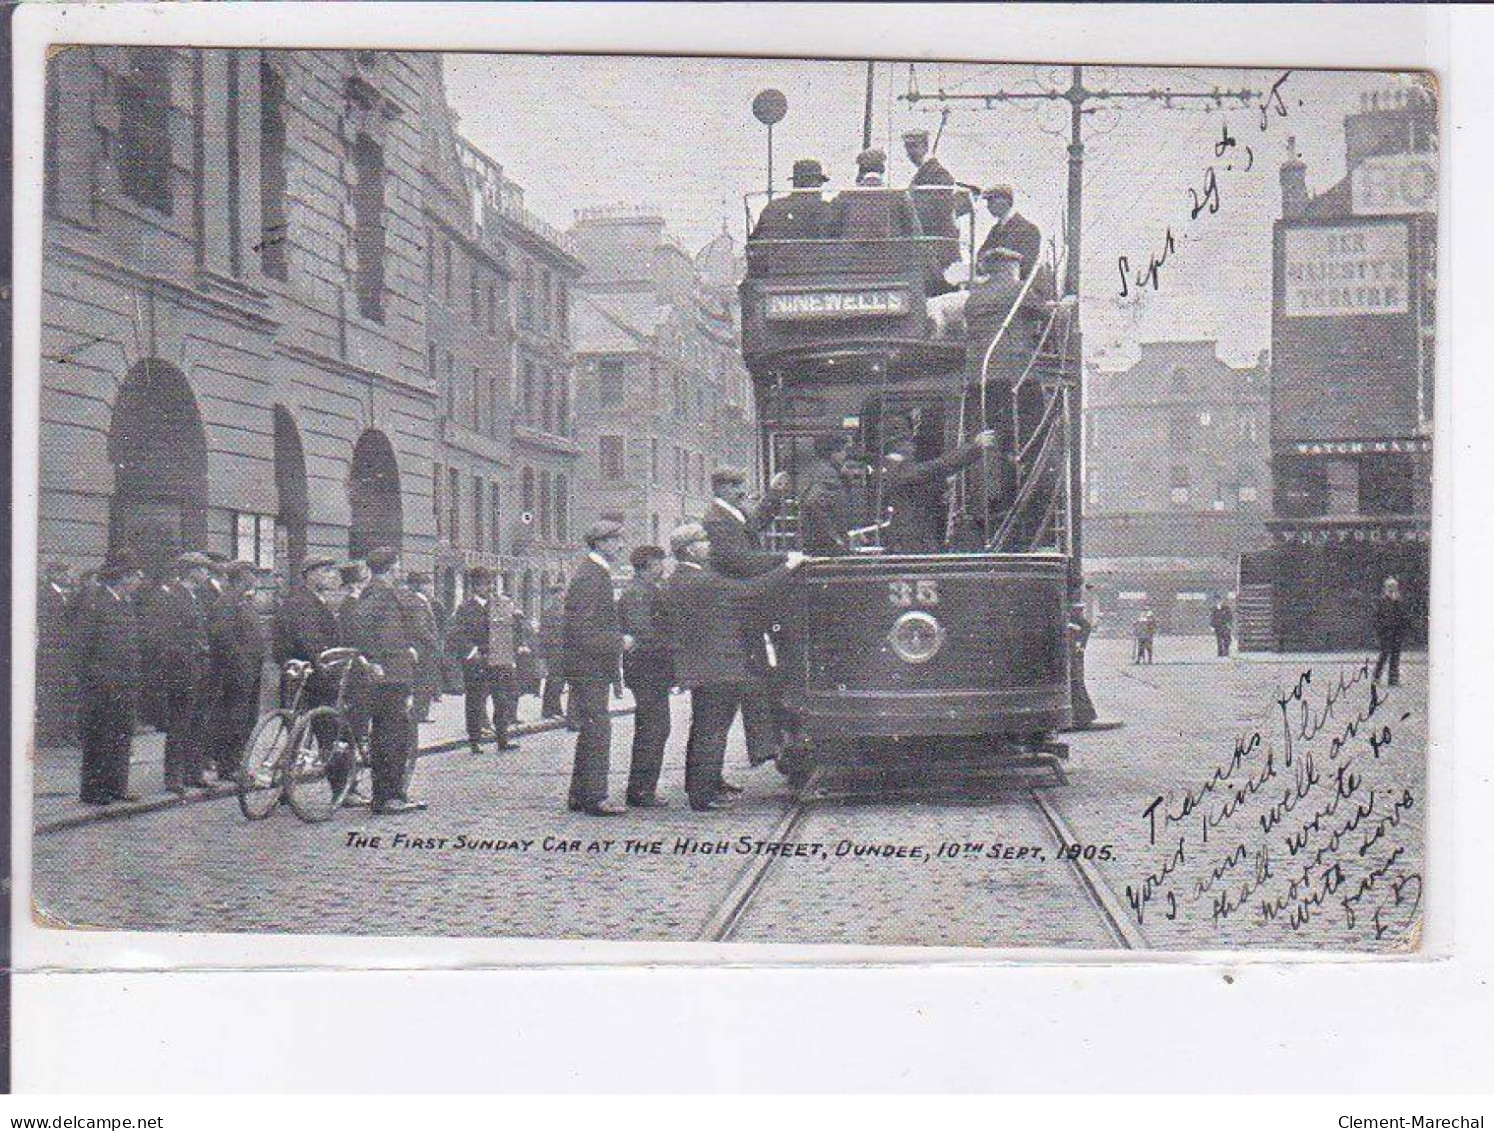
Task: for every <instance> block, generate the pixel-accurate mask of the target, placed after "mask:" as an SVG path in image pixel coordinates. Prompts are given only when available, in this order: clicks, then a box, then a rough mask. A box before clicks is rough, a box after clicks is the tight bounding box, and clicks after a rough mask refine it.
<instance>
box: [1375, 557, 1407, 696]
mask: <svg viewBox="0 0 1494 1131" xmlns="http://www.w3.org/2000/svg"><path fill="white" fill-rule="evenodd" d="M1405 630H1406V605H1405V602H1403V601H1402V600H1401V583H1400V582H1399V581H1397V580H1396V579H1395V578H1393V577H1387V578H1386V579H1385V584H1384V585H1383V586H1381V587H1380V599H1379V600H1378V601H1377V602H1375V640H1376V643H1378V644H1379V645H1380V655H1379V658H1378V659H1376V660H1375V682H1376V683H1379V682H1380V676H1382V675H1383V674H1384V673H1385V666H1386V664H1387V663H1388V664H1389V665H1390V686H1391V687H1396V686H1399V684H1400V682H1401V637H1402V635H1403V634H1404V633H1405Z"/></svg>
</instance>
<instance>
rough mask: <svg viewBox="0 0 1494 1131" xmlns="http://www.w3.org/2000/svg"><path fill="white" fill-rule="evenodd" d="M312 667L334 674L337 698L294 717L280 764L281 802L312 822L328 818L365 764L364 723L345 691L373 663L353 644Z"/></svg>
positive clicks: (323, 656) (327, 654) (321, 657)
mask: <svg viewBox="0 0 1494 1131" xmlns="http://www.w3.org/2000/svg"><path fill="white" fill-rule="evenodd" d="M316 667H317V671H318V672H319V673H320V674H321V675H322V676H324V677H327V678H330V677H332V676H334V675H335V676H336V677H337V698H336V700H335V701H334V702H333V703H331V704H324V705H322V706H319V707H313V708H312V709H311V710H309V711H306V712H305V713H303V714H301V715H300V717H299V718H297V719H296V721H295V726H294V728H293V729H292V731H291V736H290V743H289V747H288V750H287V752H286V755H285V757H284V761H283V763H282V766H283V774H282V780H283V781H284V784H285V800H286V802H287V803H288V804H289V805H290V807H291V811H292V812H294V813H295V814H296V816H298V817H300V818H301V820H303V821H306V822H308V823H311V824H317V823H320V822H323V821H328V820H330V819H331V818H332V814H333V813H335V812H337V810H338V808H339V807H340V806H341V805H342V803H343V801H344V800H346V798H347V796H348V793H349V792H350V791H351V790H352V788H353V786H354V785H355V784H356V782H357V780H358V772H359V770H360V769H361V768H362V767H364V766H366V765H368V761H369V759H368V751H367V744H366V743H365V741H364V735H363V726H362V723H361V721H355V720H354V717H353V711H352V707H351V705H350V704H349V701H348V699H349V694H348V693H349V691H350V689H351V686H352V684H353V682H354V679H355V677H356V676H357V675H358V674H361V673H362V672H363V671H365V670H366V669H368V668H370V667H372V665H371V664H370V663H369V662H368V660H366V659H365V658H364V657H363V656H362V654H361V653H359V652H358V650H357V649H356V648H329V649H327V650H326V651H325V652H323V653H322V654H321V655H319V656H318V657H317V661H316Z"/></svg>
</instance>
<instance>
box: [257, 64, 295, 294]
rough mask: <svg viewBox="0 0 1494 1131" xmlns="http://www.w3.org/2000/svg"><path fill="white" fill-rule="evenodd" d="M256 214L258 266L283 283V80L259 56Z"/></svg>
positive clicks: (287, 270)
mask: <svg viewBox="0 0 1494 1131" xmlns="http://www.w3.org/2000/svg"><path fill="white" fill-rule="evenodd" d="M259 87H260V101H259V217H260V244H259V262H260V269H261V270H263V271H264V273H265V274H266V275H268V276H269V277H270V278H272V279H279V280H280V281H281V282H282V283H283V282H285V280H286V279H287V278H288V277H289V275H290V263H289V260H288V259H287V257H286V253H285V251H286V242H287V240H288V239H289V227H290V223H289V220H288V212H287V210H286V206H285V188H286V180H285V79H284V78H282V77H281V75H280V72H279V71H277V70H276V69H275V68H274V67H272V66H270V64H269V63H268V62H266V61H265V60H263V59H261V60H260V63H259Z"/></svg>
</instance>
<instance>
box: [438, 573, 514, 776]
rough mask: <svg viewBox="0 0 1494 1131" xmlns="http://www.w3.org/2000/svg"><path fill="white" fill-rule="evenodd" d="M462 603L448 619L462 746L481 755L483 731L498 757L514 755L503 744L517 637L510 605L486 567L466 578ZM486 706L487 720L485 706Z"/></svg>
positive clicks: (510, 747)
mask: <svg viewBox="0 0 1494 1131" xmlns="http://www.w3.org/2000/svg"><path fill="white" fill-rule="evenodd" d="M467 580H468V584H467V599H466V600H465V601H463V602H462V603H461V605H460V606H459V607H458V608H457V611H456V613H455V614H454V615H453V616H452V619H451V640H452V645H453V647H454V648H455V650H456V651H457V654H458V655H460V656H461V658H462V686H463V689H464V691H465V695H466V704H465V706H466V718H467V743H468V745H469V746H470V747H471V749H472V753H474V754H481V753H482V739H483V735H484V734H485V733H486V732H487V731H488V729H489V728H491V729H492V731H493V736H494V738H495V740H496V742H497V746H498V750H499V752H500V753H501V752H503V751H506V750H517V749H518V747H519V744H518V743H517V742H510V741H509V739H508V724H509V721H510V720H511V719H512V718H513V713H514V670H515V667H516V665H517V661H518V657H517V634H516V631H515V613H516V611H517V610H516V609H515V608H514V603H513V602H512V601H511V600H509V598H508V597H507V596H505V595H504V592H503V580H502V578H496V579H495V577H494V575H493V571H492V570H490V569H488V568H487V567H486V566H478V567H477V568H475V569H474V570H472V572H471V573H470V574H468V578H467ZM490 700H491V702H492V705H493V706H492V712H493V713H492V716H491V719H490V718H489V715H488V703H489V701H490Z"/></svg>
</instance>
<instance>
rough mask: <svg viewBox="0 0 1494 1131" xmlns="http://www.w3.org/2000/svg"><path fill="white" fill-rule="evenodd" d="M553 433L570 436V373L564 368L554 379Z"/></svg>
mask: <svg viewBox="0 0 1494 1131" xmlns="http://www.w3.org/2000/svg"><path fill="white" fill-rule="evenodd" d="M555 431H556V432H558V433H560V434H561V435H562V436H569V435H570V434H571V372H570V370H569V369H564V368H562V369H561V371H560V372H559V373H558V374H557V375H556V377H555Z"/></svg>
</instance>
